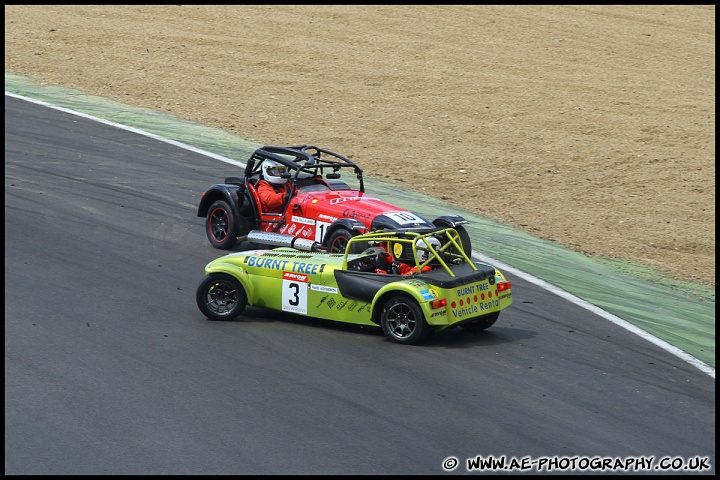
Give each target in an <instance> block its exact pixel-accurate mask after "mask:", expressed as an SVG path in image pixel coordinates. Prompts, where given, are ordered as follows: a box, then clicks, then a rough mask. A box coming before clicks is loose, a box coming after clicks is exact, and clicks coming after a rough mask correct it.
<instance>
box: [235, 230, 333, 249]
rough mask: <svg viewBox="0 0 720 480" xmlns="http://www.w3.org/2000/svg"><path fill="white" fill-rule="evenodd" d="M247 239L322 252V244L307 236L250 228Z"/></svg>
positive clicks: (265, 243) (264, 243)
mask: <svg viewBox="0 0 720 480" xmlns="http://www.w3.org/2000/svg"><path fill="white" fill-rule="evenodd" d="M247 239H248V240H249V241H251V242H255V243H260V244H263V245H273V246H276V247H291V248H296V249H298V250H303V251H305V252H324V251H325V249H324V248H323V246H322V245H321V244H320V243H319V242H316V241H314V240H309V239H307V238H298V237H293V236H292V235H286V234H284V233H275V232H263V231H261V230H252V231H250V232H248V234H247Z"/></svg>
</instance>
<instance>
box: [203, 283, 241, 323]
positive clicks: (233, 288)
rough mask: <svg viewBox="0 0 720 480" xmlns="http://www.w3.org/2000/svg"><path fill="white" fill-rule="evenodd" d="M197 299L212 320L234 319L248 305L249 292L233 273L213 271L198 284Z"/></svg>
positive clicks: (204, 313)
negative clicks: (246, 291)
mask: <svg viewBox="0 0 720 480" xmlns="http://www.w3.org/2000/svg"><path fill="white" fill-rule="evenodd" d="M195 301H196V302H197V306H198V308H199V309H200V311H201V312H202V314H203V315H205V316H206V317H207V318H209V319H210V320H234V319H235V318H237V317H238V315H240V314H241V313H242V311H243V310H244V309H245V306H246V305H247V293H245V289H244V288H243V286H242V284H241V283H240V282H239V281H238V280H237V279H236V278H235V277H233V276H232V275H228V274H226V273H213V274H210V275H208V276H207V277H205V278H204V279H203V281H202V282H200V285H198V288H197V292H196V294H195Z"/></svg>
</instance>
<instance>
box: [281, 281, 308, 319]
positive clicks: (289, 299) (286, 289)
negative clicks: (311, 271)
mask: <svg viewBox="0 0 720 480" xmlns="http://www.w3.org/2000/svg"><path fill="white" fill-rule="evenodd" d="M307 290H308V276H307V275H305V274H301V273H292V272H283V285H282V309H283V310H284V311H286V312H293V313H302V314H305V315H307Z"/></svg>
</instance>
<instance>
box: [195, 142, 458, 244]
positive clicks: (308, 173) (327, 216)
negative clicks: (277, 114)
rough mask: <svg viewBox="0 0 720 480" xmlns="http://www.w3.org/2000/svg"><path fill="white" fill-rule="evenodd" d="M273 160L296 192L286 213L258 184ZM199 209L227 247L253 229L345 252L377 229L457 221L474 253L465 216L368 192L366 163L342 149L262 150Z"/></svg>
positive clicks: (213, 237) (281, 179) (210, 232)
mask: <svg viewBox="0 0 720 480" xmlns="http://www.w3.org/2000/svg"><path fill="white" fill-rule="evenodd" d="M271 166H275V167H280V168H273V169H272V170H273V171H275V172H282V173H275V175H276V177H275V179H274V180H271V181H273V183H276V184H277V183H284V184H285V185H286V186H287V189H288V192H289V193H288V194H287V196H286V198H285V200H284V202H283V205H282V207H281V211H280V213H270V212H267V211H263V210H264V209H263V206H262V203H261V201H260V197H259V196H258V192H257V188H256V187H257V186H258V181H259V180H260V179H266V180H267V177H268V176H269V175H268V173H267V172H269V171H270V170H271V169H270V167H271ZM264 172H265V173H264ZM349 183H350V184H349ZM351 185H352V186H351ZM197 215H198V217H205V219H206V220H205V230H206V233H207V237H208V240H210V244H211V245H212V246H213V247H215V248H219V249H222V250H230V249H232V248H233V247H235V246H236V245H237V244H238V243H239V242H240V241H242V240H243V239H247V237H246V236H247V234H248V232H250V231H251V230H261V231H265V232H276V233H282V234H286V235H291V236H293V237H297V238H302V239H305V240H312V241H314V242H317V243H318V244H319V245H321V246H322V247H323V248H324V249H325V250H327V251H328V252H330V253H333V252H337V253H344V252H345V247H346V245H347V243H348V240H349V239H350V238H352V237H353V236H355V235H358V234H362V233H367V232H370V231H378V230H391V231H401V230H411V231H418V232H425V231H429V230H433V229H439V228H447V227H452V228H454V229H455V230H456V231H457V232H458V233H459V234H460V238H461V240H462V245H463V249H464V250H465V252H466V253H467V254H468V255H470V252H471V251H472V246H471V242H470V237H469V235H468V233H467V231H466V230H465V228H463V224H467V223H468V222H467V220H465V219H464V218H463V217H461V216H459V215H443V216H440V217H437V218H436V219H434V220H432V221H430V220H428V219H426V218H424V217H422V216H421V215H419V214H417V213H414V212H411V211H409V210H406V209H404V208H400V207H397V206H395V205H392V204H390V203H387V202H384V201H382V200H380V199H378V198H375V197H373V196H371V195H369V194H367V193H365V185H364V183H363V176H362V168H360V167H358V166H357V165H355V164H354V163H353V162H352V161H350V160H349V159H347V158H345V157H343V156H342V155H339V154H337V153H333V152H331V151H329V150H324V149H322V148H318V147H315V146H309V145H302V146H295V147H279V146H264V147H261V148H258V149H257V150H255V152H253V154H252V155H251V156H250V158H249V159H248V161H247V164H246V166H245V174H244V176H242V177H226V178H225V183H219V184H215V185H212V186H211V187H210V188H209V189H208V190H207V191H205V192H203V195H202V199H201V200H200V205H199V207H198V212H197Z"/></svg>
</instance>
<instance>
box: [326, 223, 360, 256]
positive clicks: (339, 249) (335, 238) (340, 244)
mask: <svg viewBox="0 0 720 480" xmlns="http://www.w3.org/2000/svg"><path fill="white" fill-rule="evenodd" d="M354 236H355V235H354V234H353V233H352V232H351V231H349V230H346V229H344V228H338V229H337V230H335V231H334V232H333V234H332V235H330V238H329V239H328V242H327V251H328V253H345V249H346V248H347V244H348V241H350V239H351V238H352V237H354ZM351 253H352V252H351Z"/></svg>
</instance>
